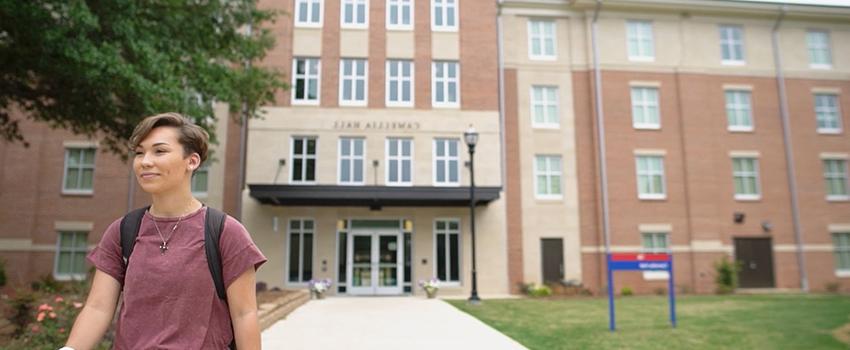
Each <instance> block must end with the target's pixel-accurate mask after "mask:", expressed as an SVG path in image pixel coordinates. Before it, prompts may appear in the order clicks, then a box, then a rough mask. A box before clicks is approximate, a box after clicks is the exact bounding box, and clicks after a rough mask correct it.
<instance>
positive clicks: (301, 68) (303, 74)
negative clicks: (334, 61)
mask: <svg viewBox="0 0 850 350" xmlns="http://www.w3.org/2000/svg"><path fill="white" fill-rule="evenodd" d="M292 72H293V74H292V87H293V88H292V104H302V105H318V104H319V82H320V81H321V79H320V78H319V59H318V58H295V59H294V60H292Z"/></svg>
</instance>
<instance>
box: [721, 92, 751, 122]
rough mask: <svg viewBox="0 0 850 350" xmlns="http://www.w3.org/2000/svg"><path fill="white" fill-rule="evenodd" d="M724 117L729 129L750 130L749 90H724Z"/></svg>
mask: <svg viewBox="0 0 850 350" xmlns="http://www.w3.org/2000/svg"><path fill="white" fill-rule="evenodd" d="M725 94H726V119H727V120H728V123H729V126H728V130H729V131H752V130H753V116H752V110H753V108H752V104H751V102H750V100H751V98H750V92H749V91H746V90H726V92H725Z"/></svg>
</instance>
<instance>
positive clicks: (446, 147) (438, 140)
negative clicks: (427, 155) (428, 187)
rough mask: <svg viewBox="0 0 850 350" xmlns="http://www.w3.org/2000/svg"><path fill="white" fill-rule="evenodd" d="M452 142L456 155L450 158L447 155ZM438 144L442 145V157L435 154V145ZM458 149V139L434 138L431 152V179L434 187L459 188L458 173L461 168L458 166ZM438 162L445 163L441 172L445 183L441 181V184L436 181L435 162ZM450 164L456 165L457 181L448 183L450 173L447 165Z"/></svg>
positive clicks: (449, 155)
mask: <svg viewBox="0 0 850 350" xmlns="http://www.w3.org/2000/svg"><path fill="white" fill-rule="evenodd" d="M452 142H454V143H455V144H456V146H457V155H455V156H452V155H451V154H449V144H451V143H452ZM438 143H443V150H444V151H445V154H444V155H442V156H441V155H439V154H437V144H438ZM460 147H461V146H460V139H456V138H435V139H434V142H433V147H432V152H433V155H434V157H433V158H434V170H433V171H432V174H433V179H434V186H436V187H458V186H460V181H461V180H460V173H461V170H460V168H461V166H460V165H461V164H460V153H461V152H460ZM440 161H443V162H445V163H446V165H445V167H444V168H443V170H444V172H445V173H444V174H443V175H444V176H445V179H446V181H443V182H440V181H438V180H437V162H440ZM452 162H454V163H455V164H456V165H457V167H456V169H457V181H450V180H449V179H450V178H451V177H450V175H451V171H450V170H449V169H450V167H449V164H451V163H452Z"/></svg>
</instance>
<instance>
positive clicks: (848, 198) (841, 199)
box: [826, 196, 850, 202]
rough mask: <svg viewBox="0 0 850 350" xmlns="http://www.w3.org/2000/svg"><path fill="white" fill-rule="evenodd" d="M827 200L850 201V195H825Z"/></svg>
mask: <svg viewBox="0 0 850 350" xmlns="http://www.w3.org/2000/svg"><path fill="white" fill-rule="evenodd" d="M826 201H827V202H850V196H826Z"/></svg>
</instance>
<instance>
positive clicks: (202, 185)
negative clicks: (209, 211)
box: [191, 163, 210, 197]
mask: <svg viewBox="0 0 850 350" xmlns="http://www.w3.org/2000/svg"><path fill="white" fill-rule="evenodd" d="M209 178H210V167H209V165H208V164H206V163H204V165H202V166H201V167H200V168H197V169H195V172H194V173H193V174H192V185H191V186H192V195H193V196H196V197H206V196H207V191H208V190H209Z"/></svg>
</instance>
